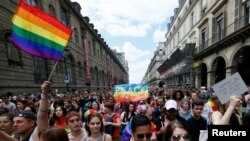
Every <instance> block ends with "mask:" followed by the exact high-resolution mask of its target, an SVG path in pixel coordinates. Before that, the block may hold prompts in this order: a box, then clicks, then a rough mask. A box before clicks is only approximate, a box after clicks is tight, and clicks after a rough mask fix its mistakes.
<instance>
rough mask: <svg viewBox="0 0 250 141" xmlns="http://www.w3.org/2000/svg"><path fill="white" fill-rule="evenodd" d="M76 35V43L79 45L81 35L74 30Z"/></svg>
mask: <svg viewBox="0 0 250 141" xmlns="http://www.w3.org/2000/svg"><path fill="white" fill-rule="evenodd" d="M74 35H75V43H77V44H79V34H78V30H77V29H76V28H74Z"/></svg>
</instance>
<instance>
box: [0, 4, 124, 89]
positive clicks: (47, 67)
mask: <svg viewBox="0 0 250 141" xmlns="http://www.w3.org/2000/svg"><path fill="white" fill-rule="evenodd" d="M18 2H19V0H1V1H0V11H1V12H0V19H1V20H0V90H1V91H0V94H2V93H6V92H9V91H10V92H14V93H17V94H22V93H27V92H31V93H36V92H39V91H40V85H41V83H42V82H43V81H45V80H47V79H48V77H49V75H50V74H51V71H52V69H53V67H54V66H55V63H56V62H54V61H51V60H46V59H43V58H38V57H35V56H31V55H30V54H27V53H25V52H23V51H21V50H20V49H18V48H17V47H16V46H15V45H13V44H12V42H11V41H10V39H9V37H10V35H11V26H12V23H11V19H12V16H13V14H14V13H15V10H16V7H17V5H18ZM26 2H27V3H30V4H32V5H35V6H37V7H39V8H40V9H41V10H43V11H44V12H46V13H48V14H50V15H51V16H53V17H55V18H57V19H58V20H59V21H61V22H62V23H63V24H65V25H67V26H68V27H70V28H72V30H73V33H72V36H71V38H70V41H69V43H68V46H67V48H66V49H65V51H64V55H63V57H62V59H61V60H60V62H58V63H57V65H56V68H55V72H54V73H53V74H52V77H51V82H52V85H53V91H55V90H56V89H57V90H58V91H61V92H62V91H67V90H68V91H71V90H76V89H84V88H90V89H95V90H97V89H100V90H104V89H111V88H112V87H113V85H115V84H121V83H128V72H127V71H126V70H125V69H124V67H123V66H122V64H121V63H120V62H119V60H118V59H117V57H116V56H115V55H114V53H113V52H112V50H111V49H110V48H109V46H108V45H107V43H106V42H105V40H104V39H103V38H102V37H101V34H100V33H98V30H96V29H95V28H94V25H93V24H92V23H90V22H89V18H88V17H84V16H83V15H81V13H80V12H81V7H80V5H79V4H78V3H76V2H71V1H70V0H46V1H45V0H26Z"/></svg>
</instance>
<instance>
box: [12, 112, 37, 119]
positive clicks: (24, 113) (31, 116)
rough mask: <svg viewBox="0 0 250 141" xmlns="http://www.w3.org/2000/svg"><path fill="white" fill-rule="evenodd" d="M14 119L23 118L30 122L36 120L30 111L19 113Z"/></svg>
mask: <svg viewBox="0 0 250 141" xmlns="http://www.w3.org/2000/svg"><path fill="white" fill-rule="evenodd" d="M15 117H24V118H27V119H31V120H36V115H35V114H33V113H32V112H30V111H20V112H18V113H17V115H16V116H15Z"/></svg>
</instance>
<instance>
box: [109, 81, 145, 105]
mask: <svg viewBox="0 0 250 141" xmlns="http://www.w3.org/2000/svg"><path fill="white" fill-rule="evenodd" d="M114 92H115V93H114V95H113V96H114V99H115V101H116V102H129V101H132V102H136V101H139V100H145V99H147V98H148V97H149V94H148V85H147V84H123V85H115V87H114Z"/></svg>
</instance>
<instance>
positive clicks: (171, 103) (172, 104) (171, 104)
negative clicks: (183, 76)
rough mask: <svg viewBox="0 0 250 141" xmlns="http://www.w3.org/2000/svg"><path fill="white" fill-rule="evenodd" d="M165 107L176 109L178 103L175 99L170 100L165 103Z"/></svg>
mask: <svg viewBox="0 0 250 141" xmlns="http://www.w3.org/2000/svg"><path fill="white" fill-rule="evenodd" d="M165 108H166V109H167V110H169V109H171V108H174V109H175V110H177V103H176V101H175V100H172V99H170V100H168V101H167V102H166V103H165Z"/></svg>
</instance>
